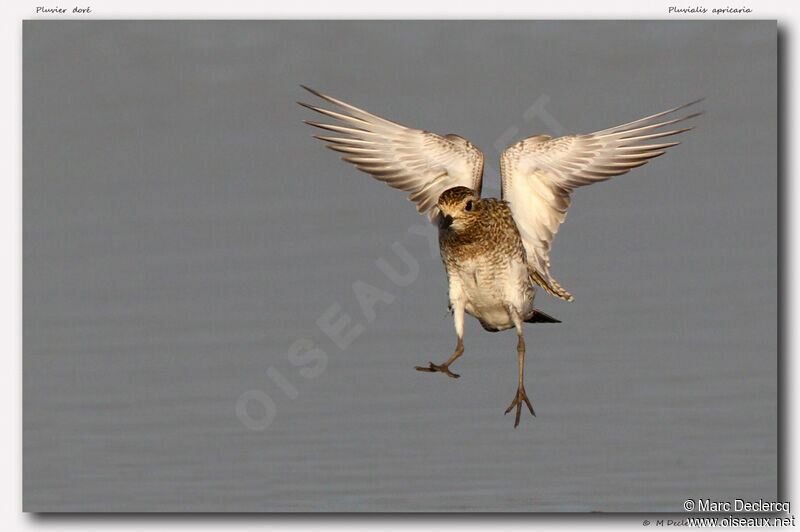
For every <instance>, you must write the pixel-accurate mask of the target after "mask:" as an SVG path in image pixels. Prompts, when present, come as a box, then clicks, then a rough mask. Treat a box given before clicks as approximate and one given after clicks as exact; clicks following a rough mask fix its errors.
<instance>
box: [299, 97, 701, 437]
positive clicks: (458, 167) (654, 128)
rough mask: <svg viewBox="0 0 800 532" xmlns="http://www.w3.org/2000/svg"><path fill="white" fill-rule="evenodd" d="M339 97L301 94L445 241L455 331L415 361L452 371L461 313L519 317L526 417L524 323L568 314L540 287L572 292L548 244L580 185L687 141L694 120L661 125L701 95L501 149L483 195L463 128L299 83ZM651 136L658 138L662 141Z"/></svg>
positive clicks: (359, 160) (335, 141)
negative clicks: (384, 113) (556, 311)
mask: <svg viewBox="0 0 800 532" xmlns="http://www.w3.org/2000/svg"><path fill="white" fill-rule="evenodd" d="M303 88H304V89H306V90H308V91H309V92H311V93H312V94H314V95H315V96H317V97H319V98H320V99H322V100H324V101H326V102H328V103H329V104H331V105H332V106H333V109H327V108H323V107H317V106H314V105H309V104H305V103H302V102H298V103H300V105H302V106H304V107H307V108H309V109H311V110H313V111H316V112H318V113H321V114H323V115H325V116H327V117H329V118H332V119H334V120H335V121H337V122H338V123H322V122H314V121H304V122H305V123H306V124H309V125H312V126H316V127H318V128H321V129H323V130H326V131H329V132H332V133H334V134H335V135H327V134H326V135H314V137H315V138H318V139H320V140H322V141H324V142H326V143H327V147H328V148H330V149H332V150H335V151H338V152H342V153H344V154H345V155H344V156H343V157H342V159H344V160H345V161H347V162H350V163H353V164H354V165H355V166H356V168H358V169H359V170H362V171H364V172H366V173H368V174H370V175H371V176H372V177H374V178H375V179H378V180H380V181H383V182H385V183H386V184H387V185H389V186H391V187H394V188H398V189H400V190H404V191H407V192H409V196H408V199H409V200H411V201H413V202H415V203H416V204H417V210H418V211H419V212H420V213H422V214H427V215H428V217H429V218H430V220H431V222H432V223H435V224H436V225H438V228H439V250H440V253H441V257H442V261H443V262H444V265H445V268H446V270H447V280H448V287H449V299H450V305H449V309H450V310H451V311H452V312H453V316H454V322H455V329H456V334H457V335H458V342H457V344H456V349H455V352H454V353H453V355H452V356H451V357H450V358H449V359H448V360H447V361H445V362H443V363H441V364H434V363H433V362H430V363H429V365H428V366H417V367H416V369H417V370H419V371H425V372H431V373H436V372H440V373H443V374H445V375H447V376H449V377H452V378H458V375H457V374H455V373H453V372H452V371H450V365H451V364H452V363H453V362H454V361H455V360H456V359H457V358H458V357H460V356H461V355H462V354H463V353H464V341H463V336H464V313H465V312H466V313H467V314H469V315H471V316H474V317H475V318H477V319H478V321H479V322H480V324H481V325H482V326H483V328H484V329H486V330H487V331H491V332H496V331H502V330H505V329H510V328H511V327H515V328H516V332H517V354H518V357H519V382H518V385H517V392H516V394H515V395H514V399H513V401H512V402H511V405H510V406H509V407H508V409H507V410H506V412H505V413H506V414H508V413H509V412H510V411H511V410H512V409H513V408H514V407H516V417H515V420H514V427H517V426H518V425H519V419H520V412H521V409H522V404H523V403H524V404H525V405H526V406H527V407H528V409H529V410H530V412H531V414H532V415H534V416H535V415H536V414H535V412H534V410H533V406H531V402H530V400H529V399H528V396H527V394H526V393H525V386H524V382H523V374H524V368H525V339H524V337H523V334H522V324H523V323H560V322H559V320H557V319H555V318H553V317H551V316H549V315H547V314H545V313H544V312H541V311H540V310H537V309H535V308H534V306H533V299H534V296H535V295H536V291H537V289H539V288H541V289H542V290H544V291H545V292H547V293H548V294H551V295H552V296H555V297H557V298H559V299H563V300H565V301H572V300H573V297H572V295H571V294H570V293H569V292H567V290H565V289H564V287H562V286H561V285H560V284H559V283H558V281H556V280H555V279H554V278H553V276H552V275H551V274H550V258H549V252H550V245H551V243H552V241H553V237H554V236H555V234H556V232H558V228H559V226H560V225H561V223H562V222H563V221H564V218H565V217H566V215H567V209H568V208H569V206H570V203H571V194H572V192H573V190H574V189H576V188H578V187H581V186H584V185H590V184H592V183H597V182H599V181H605V180H607V179H609V178H611V177H613V176H617V175H620V174H624V173H627V172H628V171H630V170H631V169H632V168H636V167H637V166H641V165H643V164H645V163H647V161H649V160H650V159H652V158H654V157H658V156H659V155H662V154H664V153H665V151H666V150H667V148H670V147H672V146H675V145H677V144H679V142H675V141H671V142H664V141H661V140H656V139H663V138H665V137H671V136H673V135H677V134H679V133H683V132H684V131H688V130H690V129H692V128H691V127H682V128H677V129H665V128H667V127H668V126H672V125H673V124H677V123H678V122H683V121H685V120H688V119H691V118H694V117H696V116H698V115H700V114H701V113H691V114H688V115H685V116H680V117H677V118H674V117H675V116H676V112H678V111H680V110H682V109H685V108H686V107H688V106H690V105H693V104H696V103H697V102H699V101H701V100H696V101H694V102H691V103H688V104H686V105H682V106H679V107H675V108H673V109H669V110H667V111H663V112H661V113H657V114H654V115H651V116H648V117H645V118H641V119H639V120H634V121H633V122H628V123H626V124H622V125H619V126H615V127H611V128H608V129H603V130H601V131H597V132H595V133H589V134H580V135H567V136H563V137H558V138H551V137H550V136H548V135H535V136H532V137H529V138H526V139H524V140H522V141H520V142H517V143H516V144H514V145H513V146H510V147H509V148H507V149H506V150H505V151H504V152H503V153H502V155H501V156H500V174H501V187H502V188H501V197H500V199H495V198H482V197H481V182H482V178H483V153H482V152H481V150H479V149H478V148H477V147H475V146H474V145H473V144H472V143H471V142H469V141H468V140H466V139H465V138H463V137H460V136H458V135H455V134H452V133H451V134H447V135H437V134H436V133H430V132H428V131H423V130H420V129H412V128H409V127H406V126H403V125H400V124H398V123H395V122H392V121H390V120H387V119H385V118H382V117H380V116H377V115H374V114H372V113H369V112H367V111H365V110H363V109H359V108H358V107H355V106H353V105H350V104H349V103H346V102H343V101H341V100H338V99H336V98H333V97H331V96H327V95H325V94H322V93H320V92H317V91H315V90H313V89H309V88H308V87H305V86H303ZM654 141H655V142H654Z"/></svg>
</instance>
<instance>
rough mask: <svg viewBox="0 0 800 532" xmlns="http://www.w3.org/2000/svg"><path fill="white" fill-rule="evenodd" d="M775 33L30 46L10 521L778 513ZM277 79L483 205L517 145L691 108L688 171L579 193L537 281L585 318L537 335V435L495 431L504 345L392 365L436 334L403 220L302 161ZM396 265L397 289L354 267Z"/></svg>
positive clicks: (356, 29)
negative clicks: (20, 375) (714, 503)
mask: <svg viewBox="0 0 800 532" xmlns="http://www.w3.org/2000/svg"><path fill="white" fill-rule="evenodd" d="M775 30H776V27H775V24H774V23H768V22H748V23H734V22H724V23H713V24H709V23H701V22H686V23H684V22H681V23H656V22H652V23H642V22H619V23H613V22H605V23H598V22H571V23H562V22H513V23H509V22H492V23H481V22H474V23H473V22H469V23H467V22H452V23H436V22H427V23H420V22H414V23H393V22H380V23H376V22H359V23H351V22H339V23H324V22H303V23H290V22H280V23H270V22H258V21H252V22H236V21H229V22H154V21H151V22H138V23H128V22H92V23H79V22H26V23H25V25H24V137H25V146H24V183H23V193H24V229H23V231H24V250H23V254H24V302H23V303H24V507H25V509H26V510H29V511H87V510H88V511H91V510H104V511H136V510H154V511H191V510H204V511H308V510H313V511H348V510H356V511H400V510H417V511H461V510H471V511H595V510H600V511H652V510H658V511H665V512H667V511H668V512H680V511H681V503H682V501H683V500H685V499H686V498H689V497H692V498H711V499H714V500H732V499H734V498H744V499H751V500H752V499H758V498H764V499H774V498H775V497H776V494H777V413H776V409H777V387H776V382H777V339H776V338H777V319H776V318H777V300H776V297H777V295H776V286H777V214H776V208H777V204H776V197H777V169H776V150H777V143H776V32H775ZM298 83H304V84H308V85H310V86H312V87H317V88H320V89H321V90H325V91H327V92H330V93H332V94H334V95H337V96H340V97H341V98H344V99H346V100H348V101H352V102H354V103H356V104H357V105H360V106H364V107H366V108H368V109H371V110H374V111H375V112H377V113H380V114H382V115H385V116H387V117H390V118H392V119H394V120H397V121H399V122H401V123H406V124H409V125H412V126H415V127H421V128H424V129H428V130H431V131H437V132H441V133H447V132H450V131H453V132H456V133H459V134H461V135H463V136H465V137H467V138H469V139H470V140H471V141H473V142H474V143H475V144H477V145H479V146H481V147H482V148H483V150H484V152H485V153H486V159H487V168H486V176H485V188H484V192H485V193H486V194H489V195H496V194H499V186H498V183H499V180H498V177H497V169H498V166H499V165H498V164H497V162H496V161H497V157H498V150H497V147H500V148H502V147H503V146H506V145H508V144H511V143H512V142H514V140H515V139H518V138H521V136H528V135H532V134H537V133H550V134H557V133H564V132H586V131H594V130H598V129H602V128H605V127H609V126H612V125H615V124H618V123H620V122H623V121H627V120H633V119H635V118H639V117H641V116H644V115H646V114H650V113H653V112H656V111H659V110H662V109H665V108H667V107H670V106H673V105H677V104H680V103H684V102H686V101H689V100H691V99H694V98H696V97H698V96H706V97H707V100H706V102H704V103H703V104H702V106H703V108H705V109H707V110H708V113H707V114H706V115H704V116H703V117H702V118H700V119H698V120H696V121H695V123H696V124H697V126H698V127H697V129H696V130H695V131H693V132H691V133H688V134H686V135H684V136H683V138H682V140H683V141H684V143H683V144H682V145H681V146H678V147H676V148H673V149H672V150H671V151H670V153H668V154H667V155H665V156H663V157H661V158H659V159H657V160H655V161H653V162H652V163H651V164H648V165H646V166H644V167H642V168H639V169H636V170H635V171H634V172H632V173H631V174H629V175H626V176H622V177H620V178H616V179H615V180H613V181H611V182H609V183H604V184H600V185H597V186H594V187H590V188H587V189H582V190H580V191H578V192H577V193H576V195H575V200H574V203H573V207H572V209H571V211H570V215H569V217H568V220H567V223H566V224H565V225H564V226H563V227H562V230H561V232H560V233H559V235H558V237H557V239H556V241H555V246H554V251H553V253H552V255H551V258H552V263H553V268H552V270H553V273H554V275H555V277H556V278H557V279H558V280H559V281H560V282H561V283H562V284H563V285H564V286H565V287H566V288H567V289H569V290H570V291H571V292H572V293H573V294H574V295H575V297H576V301H575V302H574V303H571V304H567V303H563V302H560V301H557V300H555V299H553V298H551V297H549V296H547V295H546V294H540V295H539V297H538V299H537V301H538V303H539V306H540V307H541V308H542V309H544V310H545V311H546V312H548V313H550V314H553V315H555V316H557V317H559V318H560V319H562V320H563V323H561V324H559V325H555V326H542V325H528V326H527V327H526V338H527V344H528V357H529V358H528V363H527V365H526V370H527V374H526V384H527V386H526V387H527V390H528V393H529V395H530V396H531V398H532V401H533V403H534V406H535V408H536V412H537V415H538V417H536V418H535V419H534V418H532V417H530V416H529V415H528V414H527V413H525V414H524V417H523V419H522V423H521V425H520V427H519V428H518V429H516V430H514V429H513V428H512V425H513V419H512V418H511V416H505V417H504V416H503V411H504V409H505V408H506V406H507V405H508V403H509V402H510V401H511V399H512V398H513V394H514V391H515V389H516V372H517V361H516V351H515V343H516V338H515V337H514V334H513V332H506V333H499V334H489V333H487V332H484V331H483V330H482V329H481V328H480V326H479V325H478V324H477V322H475V321H474V320H472V319H471V318H470V319H469V321H468V324H467V328H466V337H465V344H466V354H465V355H464V356H463V357H462V358H461V359H460V360H459V361H458V362H457V363H456V365H454V366H453V369H454V371H456V372H457V373H460V374H461V378H460V379H458V380H453V379H448V378H446V377H444V376H442V375H431V374H423V373H419V372H416V371H414V370H413V366H414V365H416V364H420V363H427V362H428V361H429V360H432V361H434V362H439V361H442V360H444V359H445V358H446V357H448V356H449V355H450V354H451V353H452V349H453V347H454V345H455V339H456V338H455V334H454V332H453V327H452V323H451V320H450V318H449V317H447V316H446V315H445V310H446V300H447V299H446V290H447V287H446V282H445V275H444V268H443V267H442V265H441V263H440V260H439V258H438V256H436V255H434V254H431V251H430V248H429V242H428V239H427V236H426V233H425V232H424V231H423V234H422V235H420V234H418V231H419V230H420V228H425V227H426V226H425V220H424V219H423V218H422V217H420V216H418V215H417V214H416V213H415V211H414V208H413V206H412V205H411V204H410V203H408V202H407V201H405V200H404V196H403V194H402V193H401V192H398V191H394V190H390V189H388V188H387V187H386V186H384V185H382V184H381V183H378V182H375V181H373V180H371V179H370V178H369V177H368V176H366V175H364V174H361V173H358V172H357V171H355V170H354V169H352V168H350V167H349V166H348V165H346V164H345V163H342V162H340V161H338V159H337V157H336V156H335V154H334V153H332V152H330V151H327V150H325V149H324V148H323V146H322V144H321V143H319V142H317V141H314V140H313V139H311V138H310V134H311V133H312V131H311V130H310V128H309V127H308V126H305V125H303V124H301V123H300V120H301V119H304V118H305V119H309V118H311V116H310V115H311V113H310V112H308V111H306V110H304V109H302V108H299V107H298V106H297V105H295V103H294V102H295V100H298V99H303V100H305V101H309V100H312V99H313V97H312V96H311V95H309V94H306V93H304V91H302V89H300V88H299V87H298V85H297V84H298ZM537 103H538V105H539V107H535V108H532V107H531V106H532V105H534V104H537ZM536 109H539V111H536ZM542 109H544V111H543V112H542ZM526 110H528V111H529V112H528V114H527V117H526V115H525V112H526ZM561 128H563V130H562V129H561ZM394 243H399V246H398V245H396V244H395V245H394V247H393V244H394ZM398 250H399V252H400V254H401V255H398ZM404 252H405V254H403V253H404ZM401 256H406V257H407V256H410V257H411V258H412V261H413V262H414V263H416V265H417V266H418V272H416V273H415V271H414V270H412V271H411V273H410V274H409V275H408V276H407V277H406V278H405V279H404V280H403V281H404V283H403V284H405V285H406V286H398V285H397V284H396V283H394V282H393V281H391V280H390V279H389V278H388V277H387V276H386V274H385V273H384V271H383V270H385V269H386V268H385V267H384V268H383V270H382V269H381V267H379V265H378V264H376V261H378V259H381V258H383V259H384V260H385V261H386V263H387V264H389V265H390V266H391V267H392V268H395V269H396V270H397V271H398V272H399V273H400V274H405V273H408V270H407V269H406V266H405V264H404V262H403V260H401V258H400V257H401ZM357 283H358V284H357ZM361 283H366V285H369V286H372V287H375V289H377V290H379V291H375V290H373V291H372V295H373V297H375V298H377V301H375V302H374V304H373V305H372V306H371V307H369V308H370V309H372V311H373V313H370V312H369V309H368V310H367V311H366V312H365V310H364V309H363V308H362V306H361V305H360V304H359V300H358V299H357V297H356V294H357V293H363V292H364V290H365V289H368V287H367V286H366V285H365V284H361ZM354 284H355V287H354ZM324 322H328V323H329V325H327V326H323V327H321V326H320V325H319V323H324ZM337 327H339V328H340V329H341V331H340V332H339V333H338V334H333V335H332V336H334V337H336V338H338V339H336V340H335V339H332V338H331V335H329V334H326V333H325V332H323V328H327V329H329V330H330V329H335V328H337ZM300 340H303V341H301V342H299V343H296V342H298V341H300ZM292 346H294V348H293V347H292ZM312 347H313V348H316V349H318V351H312V352H311V354H308V351H309V349H311V348H312ZM237 404H238V405H239V406H240V410H239V413H238V415H237ZM270 421H271V422H270ZM268 422H269V423H268ZM248 425H249V426H250V427H251V428H248ZM264 425H268V426H267V427H266V428H265V429H264V430H253V429H258V428H263V427H264Z"/></svg>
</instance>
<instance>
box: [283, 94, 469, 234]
mask: <svg viewBox="0 0 800 532" xmlns="http://www.w3.org/2000/svg"><path fill="white" fill-rule="evenodd" d="M301 86H302V85H301ZM302 87H303V88H304V89H306V90H308V91H309V92H311V93H312V94H314V95H316V96H318V97H320V98H322V99H323V100H326V101H327V102H330V103H332V104H333V105H335V106H336V108H337V110H336V111H331V110H328V109H323V108H321V107H316V106H313V105H308V104H305V103H302V102H298V103H299V104H300V105H302V106H304V107H307V108H309V109H312V110H314V111H317V112H318V113H322V114H323V115H326V116H328V117H330V118H334V119H336V120H338V121H339V122H341V123H342V125H338V124H323V123H319V122H311V121H307V120H306V121H304V122H305V123H306V124H310V125H312V126H316V127H318V128H321V129H326V130H328V131H332V132H334V133H338V134H341V135H346V136H324V135H314V137H315V138H318V139H320V140H323V141H325V142H327V143H328V144H327V146H328V148H330V149H332V150H336V151H339V152H342V153H344V154H346V155H345V156H344V157H342V159H344V160H345V161H348V162H351V163H353V164H355V165H356V168H358V169H359V170H362V171H364V172H366V173H368V174H370V175H371V176H372V177H374V178H375V179H378V180H380V181H383V182H385V183H386V184H387V185H389V186H391V187H394V188H399V189H400V190H405V191H408V192H409V193H410V194H409V196H408V199H409V200H411V201H413V202H415V203H416V204H417V210H418V211H419V212H421V213H427V214H428V216H429V217H430V219H431V221H433V220H434V218H435V217H436V215H438V214H439V209H438V207H436V202H437V201H438V200H439V195H440V194H441V193H442V192H444V191H445V190H447V189H448V188H452V187H455V186H459V185H460V186H465V187H469V188H471V189H473V190H476V191H478V193H479V194H480V191H481V180H482V177H483V153H481V150H479V149H478V148H476V147H475V146H473V145H472V143H470V142H469V141H468V140H466V139H464V138H462V137H459V136H458V135H453V134H449V135H444V136H441V135H437V134H436V133H429V132H427V131H421V130H419V129H411V128H408V127H405V126H402V125H400V124H396V123H394V122H391V121H389V120H386V119H385V118H381V117H379V116H376V115H374V114H372V113H368V112H367V111H364V110H362V109H359V108H358V107H354V106H352V105H350V104H348V103H345V102H343V101H341V100H337V99H335V98H332V97H330V96H326V95H324V94H322V93H319V92H317V91H314V90H312V89H309V88H308V87H305V86H302Z"/></svg>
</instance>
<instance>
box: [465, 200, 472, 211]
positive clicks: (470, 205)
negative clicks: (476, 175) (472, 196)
mask: <svg viewBox="0 0 800 532" xmlns="http://www.w3.org/2000/svg"><path fill="white" fill-rule="evenodd" d="M464 209H466V210H468V211H471V210H472V200H469V201H468V202H467V204H466V205H465V206H464Z"/></svg>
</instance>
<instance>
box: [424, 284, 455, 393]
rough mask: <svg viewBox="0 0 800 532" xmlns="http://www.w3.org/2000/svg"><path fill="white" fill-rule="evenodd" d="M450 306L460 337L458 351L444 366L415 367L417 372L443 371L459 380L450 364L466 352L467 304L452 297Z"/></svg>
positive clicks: (430, 364) (431, 364) (429, 364)
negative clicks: (465, 317) (465, 315)
mask: <svg viewBox="0 0 800 532" xmlns="http://www.w3.org/2000/svg"><path fill="white" fill-rule="evenodd" d="M452 293H453V292H452V289H451V296H452ZM450 306H451V308H452V309H453V323H454V325H455V327H456V334H457V335H458V345H456V351H455V353H453V356H451V357H450V358H449V359H447V362H445V363H444V364H434V363H433V362H429V363H428V366H414V368H415V369H416V370H417V371H427V372H430V373H435V372H437V371H441V372H442V373H444V374H445V375H447V376H448V377H452V378H454V379H457V378H458V377H460V375H457V374H455V373H453V372H452V371H450V364H452V363H453V362H454V361H455V359H457V358H458V357H460V356H461V354H462V353H463V352H464V310H465V308H466V302H465V301H463V300H462V298H455V300H453V298H452V297H451V300H450Z"/></svg>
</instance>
